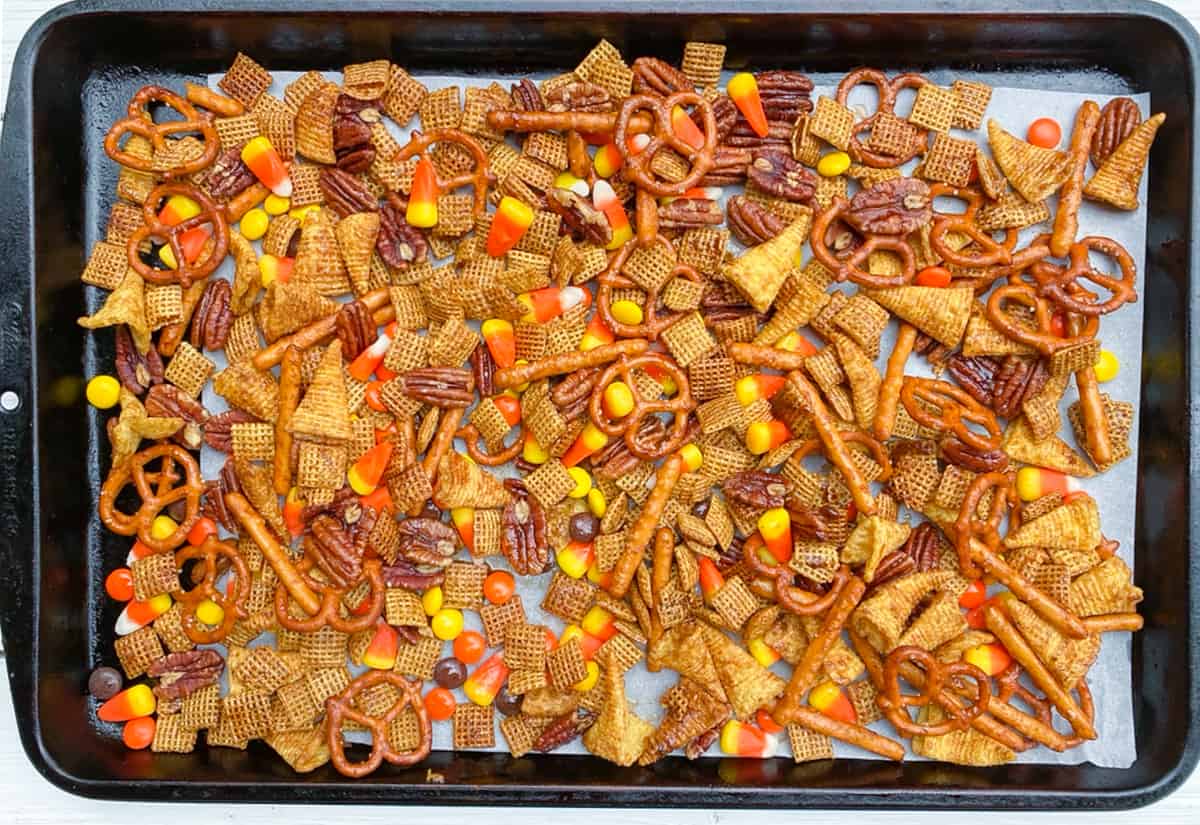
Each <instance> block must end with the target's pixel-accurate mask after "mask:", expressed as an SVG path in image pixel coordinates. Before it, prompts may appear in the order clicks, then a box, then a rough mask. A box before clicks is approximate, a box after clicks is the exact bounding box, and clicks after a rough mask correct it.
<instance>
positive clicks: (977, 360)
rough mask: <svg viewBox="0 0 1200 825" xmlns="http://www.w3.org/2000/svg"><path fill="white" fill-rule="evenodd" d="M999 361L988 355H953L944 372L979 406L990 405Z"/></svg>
mask: <svg viewBox="0 0 1200 825" xmlns="http://www.w3.org/2000/svg"><path fill="white" fill-rule="evenodd" d="M999 368H1000V360H999V359H997V358H992V357H991V356H990V355H970V356H968V355H963V354H962V353H958V352H956V353H954V355H952V356H950V359H949V360H948V361H947V362H946V371H947V372H949V373H950V375H952V376H954V380H955V381H956V382H958V385H959V386H960V387H962V388H963V389H964V390H965V391H966V393H967V395H969V396H971V397H972V398H974V399H975V400H976V401H978V402H979V403H980V404H986V405H988V406H989V407H990V406H991V405H992V392H993V391H994V390H995V387H996V370H998V369H999Z"/></svg>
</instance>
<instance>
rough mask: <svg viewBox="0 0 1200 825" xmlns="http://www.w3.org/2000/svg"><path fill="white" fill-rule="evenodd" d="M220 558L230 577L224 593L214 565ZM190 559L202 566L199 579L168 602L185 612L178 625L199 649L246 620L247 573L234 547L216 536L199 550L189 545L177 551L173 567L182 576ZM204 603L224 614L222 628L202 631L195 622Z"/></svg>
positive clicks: (248, 592) (226, 634)
mask: <svg viewBox="0 0 1200 825" xmlns="http://www.w3.org/2000/svg"><path fill="white" fill-rule="evenodd" d="M222 558H223V559H225V560H226V561H227V562H228V563H229V568H230V569H229V572H230V576H229V578H228V579H226V583H225V589H224V590H222V589H221V588H220V587H219V586H218V585H217V578H218V576H220V574H221V571H220V570H219V569H218V566H217V562H218V560H219V559H222ZM193 559H198V560H201V561H202V562H203V568H202V570H203V576H202V578H201V579H200V581H198V582H196V583H195V584H194V585H193V587H192V588H191V589H190V590H183V589H182V588H179V589H176V590H173V591H172V592H171V598H173V599H174V600H175V601H176V602H178V603H179V604H180V605H181V606H182V607H183V608H184V610H183V613H182V615H181V616H180V621H181V622H182V625H183V632H184V633H186V634H187V636H188V638H189V639H191V640H192V641H193V642H195V643H196V644H200V645H207V644H215V643H216V642H220V641H222V640H223V639H224V638H225V637H226V636H228V635H229V631H230V630H232V629H233V624H234V622H236V621H237V620H238V619H244V618H246V616H247V613H246V600H247V599H249V598H250V569H249V568H248V567H247V566H246V560H245V559H244V558H242V554H241V553H239V552H238V551H237V548H236V547H233V546H232V545H230V544H229V543H228V542H224V541H219V540H218V539H217V538H216V536H209V537H208V538H206V539H205V540H204V543H203V544H201V545H199V546H195V545H191V546H188V547H184V548H181V549H180V550H178V551H176V553H175V567H176V568H178V569H179V571H180V572H182V571H183V568H184V565H186V564H187V563H188V562H189V561H192V560H193ZM206 600H211V601H213V602H214V603H216V605H217V606H218V607H220V608H221V610H222V611H223V612H224V617H223V618H222V620H221V624H220V625H217V626H216V627H212V628H205V627H203V626H202V625H201V624H200V620H199V619H198V618H196V608H197V607H199V606H200V604H201V602H204V601H206Z"/></svg>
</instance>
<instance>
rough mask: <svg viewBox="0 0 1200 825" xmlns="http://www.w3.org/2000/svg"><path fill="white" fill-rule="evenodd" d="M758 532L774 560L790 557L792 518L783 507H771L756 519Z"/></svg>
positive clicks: (781, 561)
mask: <svg viewBox="0 0 1200 825" xmlns="http://www.w3.org/2000/svg"><path fill="white" fill-rule="evenodd" d="M758 532H759V534H760V535H761V536H762V537H763V542H764V543H765V544H766V547H767V550H769V551H770V553H771V555H772V556H774V557H775V560H776V561H778V562H780V563H783V562H785V561H787V560H788V559H790V558H791V557H792V517H791V516H789V515H788V511H787V510H786V509H784V508H783V507H772V508H771V509H770V510H767V511H766V512H765V513H763V514H762V515H761V516H759V517H758Z"/></svg>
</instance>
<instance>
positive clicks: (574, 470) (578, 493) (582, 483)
mask: <svg viewBox="0 0 1200 825" xmlns="http://www.w3.org/2000/svg"><path fill="white" fill-rule="evenodd" d="M567 473H568V474H569V475H570V476H571V478H573V479H574V480H575V489H574V490H572V491H571V492H569V493H567V495H568V496H570V497H571V498H583V497H584V496H586V495H587V494H588V493H590V492H591V491H592V477H591V476H590V475H588V471H587V470H585V469H583V468H582V467H568V468H567Z"/></svg>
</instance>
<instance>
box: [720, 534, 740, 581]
mask: <svg viewBox="0 0 1200 825" xmlns="http://www.w3.org/2000/svg"><path fill="white" fill-rule="evenodd" d="M745 543H746V540H745V539H744V538H742V537H741V536H734V537H733V541H731V542H729V546H728V547H725V548H717V569H718V570H720V571H721V572H722V573H724V572H725V571H726V570H729V569H730V568H731V567H733V566H734V565H735V564H737V563H738V562H740V561H741V560H742V545H743V544H745Z"/></svg>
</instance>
